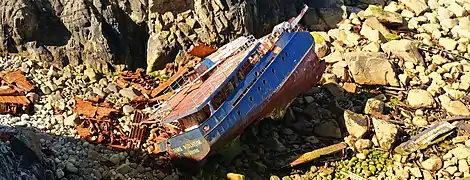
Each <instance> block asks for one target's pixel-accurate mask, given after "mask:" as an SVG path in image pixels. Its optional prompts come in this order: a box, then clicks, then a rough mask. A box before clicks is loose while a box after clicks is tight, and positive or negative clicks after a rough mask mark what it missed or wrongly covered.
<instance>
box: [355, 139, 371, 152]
mask: <svg viewBox="0 0 470 180" xmlns="http://www.w3.org/2000/svg"><path fill="white" fill-rule="evenodd" d="M354 146H355V147H356V149H357V151H359V152H362V150H364V149H368V148H370V147H372V141H370V140H368V139H358V140H357V141H356V143H355V144H354Z"/></svg>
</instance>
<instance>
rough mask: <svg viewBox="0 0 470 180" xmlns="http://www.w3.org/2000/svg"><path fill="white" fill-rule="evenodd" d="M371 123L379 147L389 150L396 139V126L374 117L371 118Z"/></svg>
mask: <svg viewBox="0 0 470 180" xmlns="http://www.w3.org/2000/svg"><path fill="white" fill-rule="evenodd" d="M372 124H373V125H374V131H375V135H376V137H377V141H378V143H379V145H380V147H381V148H382V149H384V150H390V149H391V148H392V146H393V145H394V143H395V141H396V136H397V134H398V127H397V126H396V125H394V124H391V123H389V122H386V121H384V120H381V119H376V118H372Z"/></svg>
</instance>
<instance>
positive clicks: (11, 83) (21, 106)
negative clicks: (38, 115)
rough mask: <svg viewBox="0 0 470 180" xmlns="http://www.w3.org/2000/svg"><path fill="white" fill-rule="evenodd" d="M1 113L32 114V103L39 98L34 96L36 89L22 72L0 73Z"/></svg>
mask: <svg viewBox="0 0 470 180" xmlns="http://www.w3.org/2000/svg"><path fill="white" fill-rule="evenodd" d="M0 82H1V86H0V113H2V114H15V115H16V114H21V113H30V112H31V109H32V108H31V107H32V103H34V102H36V101H37V99H35V98H37V97H36V96H34V95H33V92H34V90H35V87H34V85H33V84H31V82H29V81H28V79H27V78H26V77H25V75H24V74H23V72H21V71H2V72H0Z"/></svg>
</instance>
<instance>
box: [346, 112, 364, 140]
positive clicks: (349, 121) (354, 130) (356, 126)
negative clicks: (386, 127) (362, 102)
mask: <svg viewBox="0 0 470 180" xmlns="http://www.w3.org/2000/svg"><path fill="white" fill-rule="evenodd" d="M344 122H345V124H346V129H347V130H348V133H349V134H350V135H352V136H354V137H356V138H361V137H363V136H364V135H365V134H366V133H367V130H368V128H369V120H368V119H367V117H365V116H362V115H360V114H356V113H354V112H352V111H350V110H346V111H344Z"/></svg>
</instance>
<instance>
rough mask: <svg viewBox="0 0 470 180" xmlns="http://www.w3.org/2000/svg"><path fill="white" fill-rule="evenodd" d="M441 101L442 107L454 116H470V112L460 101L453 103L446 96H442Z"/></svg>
mask: <svg viewBox="0 0 470 180" xmlns="http://www.w3.org/2000/svg"><path fill="white" fill-rule="evenodd" d="M439 101H441V105H442V107H444V109H445V110H446V111H447V112H448V113H449V114H451V115H454V116H469V115H470V111H469V110H468V108H467V107H466V106H465V105H464V104H463V103H462V102H460V101H452V100H451V99H450V98H449V97H448V96H446V95H440V96H439Z"/></svg>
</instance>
